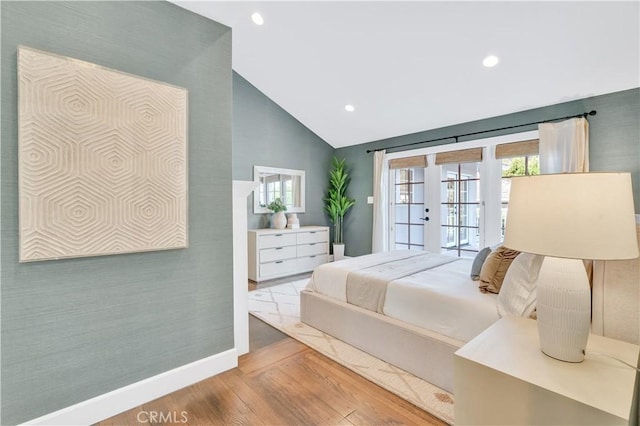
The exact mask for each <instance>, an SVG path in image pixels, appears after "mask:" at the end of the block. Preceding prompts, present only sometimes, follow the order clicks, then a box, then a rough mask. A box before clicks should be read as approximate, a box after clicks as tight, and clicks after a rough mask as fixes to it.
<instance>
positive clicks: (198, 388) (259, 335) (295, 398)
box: [98, 277, 445, 426]
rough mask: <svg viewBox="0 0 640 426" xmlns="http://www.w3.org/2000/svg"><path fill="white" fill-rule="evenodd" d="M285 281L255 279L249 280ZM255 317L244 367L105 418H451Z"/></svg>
mask: <svg viewBox="0 0 640 426" xmlns="http://www.w3.org/2000/svg"><path fill="white" fill-rule="evenodd" d="M302 278H304V277H302ZM291 280H292V279H291V278H289V279H287V280H286V281H291ZM286 281H283V282H286ZM278 283H279V282H278V281H275V280H274V281H270V282H265V283H259V284H257V285H256V283H251V282H250V283H249V287H250V289H255V288H256V287H257V288H263V287H268V286H271V285H276V284H278ZM252 285H253V286H254V287H253V288H251V287H252ZM249 319H250V321H249V327H250V343H249V347H250V352H249V353H248V354H246V355H243V356H242V357H240V359H239V361H238V363H239V365H238V368H234V369H233V370H230V371H227V372H225V373H222V374H219V375H217V376H215V377H212V378H209V379H207V380H204V381H202V382H199V383H196V384H194V385H192V386H189V387H187V388H184V389H181V390H179V391H177V392H174V393H172V394H170V395H167V396H165V397H162V398H160V399H157V400H155V401H152V402H149V403H147V404H144V405H143V406H140V407H136V408H134V409H132V410H129V411H127V412H125V413H122V414H120V415H117V416H115V417H112V418H110V419H107V420H104V421H102V422H100V423H99V424H98V425H100V426H104V425H139V424H164V425H169V424H175V425H184V424H189V425H231V424H233V425H269V426H275V425H379V424H406V425H444V424H445V423H443V422H441V421H440V420H438V419H437V418H435V417H433V416H431V415H430V414H428V413H427V412H425V411H423V410H421V409H419V408H417V407H415V406H414V405H412V404H410V403H408V402H407V401H405V400H403V399H401V398H399V397H397V396H396V395H394V394H392V393H390V392H388V391H386V390H385V389H383V388H381V387H379V386H377V385H375V384H374V383H372V382H370V381H368V380H366V379H364V378H362V377H361V376H359V375H357V374H355V373H354V372H352V371H351V370H348V369H347V368H345V367H343V366H341V365H340V364H337V363H335V362H333V361H332V360H330V359H329V358H327V357H325V356H324V355H322V354H320V353H318V352H316V351H314V350H313V349H311V348H309V347H307V346H306V345H304V344H302V343H300V342H298V341H297V340H294V339H292V338H290V337H288V336H287V335H285V334H283V333H281V332H279V331H278V330H276V329H274V328H272V327H271V326H269V325H268V324H266V323H264V322H262V321H260V320H258V319H256V318H254V317H252V316H249ZM154 413H155V414H154ZM150 415H155V416H156V418H155V421H153V419H150V418H149V417H150ZM161 416H162V417H161Z"/></svg>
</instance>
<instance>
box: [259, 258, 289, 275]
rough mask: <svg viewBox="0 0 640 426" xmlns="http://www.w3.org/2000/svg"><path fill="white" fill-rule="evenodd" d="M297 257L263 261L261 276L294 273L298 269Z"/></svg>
mask: <svg viewBox="0 0 640 426" xmlns="http://www.w3.org/2000/svg"><path fill="white" fill-rule="evenodd" d="M297 268H298V264H297V260H296V259H287V260H278V261H275V262H269V263H261V264H260V276H261V277H269V276H273V275H293V274H295V273H297V271H298V269H297Z"/></svg>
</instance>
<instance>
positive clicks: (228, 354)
mask: <svg viewBox="0 0 640 426" xmlns="http://www.w3.org/2000/svg"><path fill="white" fill-rule="evenodd" d="M237 366H238V351H237V350H236V349H230V350H228V351H225V352H221V353H219V354H216V355H213V356H210V357H208V358H204V359H201V360H198V361H194V362H192V363H190V364H187V365H183V366H181V367H178V368H175V369H173V370H169V371H165V372H164V373H160V374H158V375H157V376H153V377H149V378H148V379H144V380H141V381H139V382H136V383H132V384H130V385H128V386H125V387H123V388H120V389H116V390H114V391H111V392H108V393H105V394H103V395H100V396H97V397H95V398H91V399H88V400H86V401H83V402H80V403H78V404H74V405H72V406H70V407H66V408H63V409H61V410H58V411H55V412H53V413H49V414H46V415H44V416H42V417H38V418H36V419H33V420H31V421H28V422H26V423H24V424H26V425H87V424H93V423H97V422H99V421H101V420H104V419H107V418H109V417H112V416H115V415H116V414H119V413H122V412H123V411H127V410H130V409H132V408H135V407H137V406H139V405H142V404H144V403H145V402H149V401H152V400H154V399H156V398H159V397H161V396H164V395H166V394H169V393H171V392H175V391H177V390H178V389H182V388H184V387H186V386H189V385H192V384H194V383H197V382H199V381H201V380H204V379H206V378H209V377H211V376H215V375H216V374H219V373H222V372H224V371H227V370H230V369H232V368H234V367H237ZM179 415H180V414H179ZM187 415H188V413H187Z"/></svg>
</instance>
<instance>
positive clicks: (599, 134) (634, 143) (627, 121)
mask: <svg viewBox="0 0 640 426" xmlns="http://www.w3.org/2000/svg"><path fill="white" fill-rule="evenodd" d="M591 110H596V111H597V112H598V113H597V115H595V116H593V117H589V118H588V120H589V163H590V168H591V170H592V171H625V172H631V174H632V179H633V188H634V190H633V191H634V199H635V210H636V213H640V120H639V119H638V117H640V89H632V90H626V91H623V92H616V93H611V94H607V95H602V96H595V97H591V98H586V99H581V100H578V101H572V102H566V103H561V104H557V105H552V106H548V107H544V108H536V109H532V110H528V111H522V112H517V113H513V114H508V115H503V116H499V117H493V118H488V119H485V120H479V121H473V122H469V123H462V124H457V125H454V126H449V127H443V128H440V129H435V130H430V131H426V132H420V133H415V134H411V135H404V136H399V137H395V138H389V139H385V140H380V141H375V142H371V143H367V144H361V145H356V146H350V147H346V148H339V149H337V150H336V155H337V156H339V157H345V158H346V160H347V164H348V165H349V167H350V168H351V173H352V182H351V186H350V190H349V194H350V196H351V197H354V198H355V199H356V205H355V206H354V207H353V209H352V211H351V212H349V213H348V216H347V218H346V224H345V243H346V252H347V254H349V255H351V256H358V255H362V254H367V253H370V252H371V226H372V221H373V209H372V205H370V204H367V202H366V200H367V196H369V195H373V184H372V182H373V154H367V153H366V151H367V150H368V149H376V148H383V147H389V146H391V147H393V146H397V145H401V144H405V143H411V142H419V141H424V140H429V139H435V138H440V137H446V136H451V135H459V134H464V133H471V132H476V131H481V130H488V129H496V128H501V127H507V126H512V125H516V124H523V123H531V122H535V121H540V120H546V119H550V118H556V117H565V116H568V115H574V114H580V113H582V112H585V111H591ZM536 128H537V126H531V127H528V128H527V127H521V128H518V129H515V130H509V131H501V132H494V133H488V134H486V135H484V136H485V137H492V136H499V135H503V134H508V133H514V132H522V131H527V130H535V129H536ZM469 139H470V138H466V139H460V141H461V142H462V141H464V140H469ZM441 143H442V142H440V143H433V144H424V145H419V146H418V147H427V146H430V145H437V144H441ZM445 143H451V142H445ZM412 148H416V147H412ZM405 149H406V148H405ZM398 150H399V149H396V150H393V149H389V150H387V152H394V151H398ZM594 202H597V201H594ZM602 202H606V200H602Z"/></svg>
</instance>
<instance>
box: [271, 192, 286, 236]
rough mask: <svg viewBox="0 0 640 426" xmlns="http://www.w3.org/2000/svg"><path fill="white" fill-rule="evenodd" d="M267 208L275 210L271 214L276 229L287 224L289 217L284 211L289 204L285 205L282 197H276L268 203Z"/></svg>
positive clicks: (282, 227)
mask: <svg viewBox="0 0 640 426" xmlns="http://www.w3.org/2000/svg"><path fill="white" fill-rule="evenodd" d="M267 208H268V209H269V210H271V211H272V212H273V216H271V225H272V226H273V227H274V228H276V229H284V228H285V227H286V226H287V217H286V216H285V215H284V212H285V211H287V206H285V205H284V203H283V202H282V200H281V199H280V198H276V199H275V200H273V201H272V202H270V203H269V204H268V205H267Z"/></svg>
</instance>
